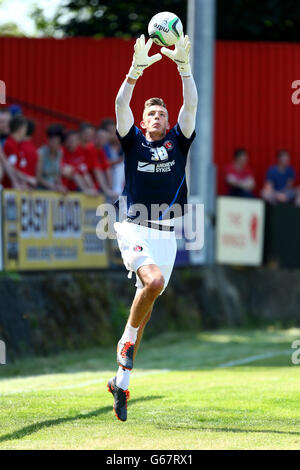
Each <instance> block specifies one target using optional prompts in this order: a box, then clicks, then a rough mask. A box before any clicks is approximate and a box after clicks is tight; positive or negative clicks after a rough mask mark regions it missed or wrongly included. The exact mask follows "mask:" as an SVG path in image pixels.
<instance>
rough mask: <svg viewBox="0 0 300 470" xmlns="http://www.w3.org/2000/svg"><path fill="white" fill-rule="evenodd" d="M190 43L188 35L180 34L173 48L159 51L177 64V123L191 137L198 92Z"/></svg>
mask: <svg viewBox="0 0 300 470" xmlns="http://www.w3.org/2000/svg"><path fill="white" fill-rule="evenodd" d="M190 48H191V43H190V41H189V37H188V36H183V35H182V36H181V38H180V39H179V40H178V42H177V44H176V46H175V49H174V50H172V49H167V48H166V47H162V48H161V53H162V54H164V55H166V56H167V57H169V59H171V60H173V61H174V62H175V63H176V64H177V68H178V72H179V73H180V75H181V78H182V87H183V105H182V107H181V109H180V111H179V115H178V124H179V126H180V129H181V131H182V133H183V134H184V135H185V137H187V138H189V137H191V135H192V133H193V131H194V129H195V124H196V113H197V104H198V93H197V88H196V84H195V81H194V78H193V75H192V72H191V65H190V58H189V54H190Z"/></svg>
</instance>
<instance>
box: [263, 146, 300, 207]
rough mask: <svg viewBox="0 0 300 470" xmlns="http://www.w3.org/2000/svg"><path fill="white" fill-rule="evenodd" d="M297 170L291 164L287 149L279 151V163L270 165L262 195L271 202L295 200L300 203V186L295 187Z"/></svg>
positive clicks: (297, 203) (296, 203)
mask: <svg viewBox="0 0 300 470" xmlns="http://www.w3.org/2000/svg"><path fill="white" fill-rule="evenodd" d="M295 179H296V172H295V170H294V168H293V167H292V166H291V165H290V154H289V152H288V151H287V150H279V151H278V152H277V164H276V165H272V166H270V167H269V169H268V171H267V174H266V181H265V184H264V187H263V189H262V197H263V198H264V199H265V201H267V202H269V203H271V204H277V203H278V202H281V203H289V202H294V203H295V205H297V206H299V205H300V188H299V187H296V188H295V187H294V182H295Z"/></svg>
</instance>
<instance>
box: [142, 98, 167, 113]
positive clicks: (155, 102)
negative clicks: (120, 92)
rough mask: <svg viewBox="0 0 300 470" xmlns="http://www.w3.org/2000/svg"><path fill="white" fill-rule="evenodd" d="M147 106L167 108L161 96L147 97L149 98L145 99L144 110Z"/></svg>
mask: <svg viewBox="0 0 300 470" xmlns="http://www.w3.org/2000/svg"><path fill="white" fill-rule="evenodd" d="M149 106H163V107H164V108H166V109H167V106H166V103H165V102H164V100H163V99H162V98H149V100H147V101H145V104H144V110H145V109H146V108H149Z"/></svg>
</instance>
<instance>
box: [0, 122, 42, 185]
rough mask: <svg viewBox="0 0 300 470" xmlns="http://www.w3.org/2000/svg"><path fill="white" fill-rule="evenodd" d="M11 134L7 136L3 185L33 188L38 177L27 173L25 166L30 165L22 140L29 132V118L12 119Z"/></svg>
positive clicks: (4, 148)
mask: <svg viewBox="0 0 300 470" xmlns="http://www.w3.org/2000/svg"><path fill="white" fill-rule="evenodd" d="M9 126H10V135H9V136H8V137H7V139H6V141H5V144H4V147H3V150H4V153H5V155H6V158H7V164H6V166H5V168H4V169H5V172H6V177H5V178H4V182H3V186H4V187H6V188H11V187H13V188H16V189H24V190H27V189H32V188H33V187H35V185H36V178H34V177H32V176H30V175H28V174H26V173H25V172H24V168H26V167H27V166H28V161H27V157H26V155H24V152H23V151H22V149H21V142H22V141H23V140H24V138H25V136H26V132H27V119H26V118H25V117H23V116H16V117H13V118H12V119H11V121H10V124H9Z"/></svg>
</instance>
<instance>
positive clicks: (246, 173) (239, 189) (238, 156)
mask: <svg viewBox="0 0 300 470" xmlns="http://www.w3.org/2000/svg"><path fill="white" fill-rule="evenodd" d="M247 163H248V153H247V151H246V150H245V149H242V148H239V149H236V150H235V151H234V161H233V162H232V163H231V164H230V165H228V166H227V168H226V170H225V182H226V185H227V195H228V196H237V197H253V192H252V191H253V189H254V187H255V180H254V175H253V172H252V170H251V169H250V168H249V167H248V165H247Z"/></svg>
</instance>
